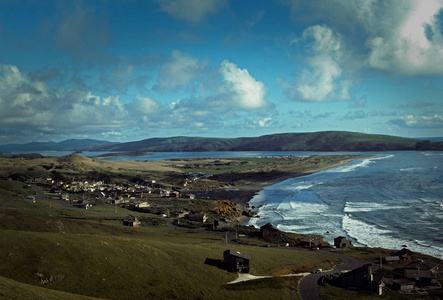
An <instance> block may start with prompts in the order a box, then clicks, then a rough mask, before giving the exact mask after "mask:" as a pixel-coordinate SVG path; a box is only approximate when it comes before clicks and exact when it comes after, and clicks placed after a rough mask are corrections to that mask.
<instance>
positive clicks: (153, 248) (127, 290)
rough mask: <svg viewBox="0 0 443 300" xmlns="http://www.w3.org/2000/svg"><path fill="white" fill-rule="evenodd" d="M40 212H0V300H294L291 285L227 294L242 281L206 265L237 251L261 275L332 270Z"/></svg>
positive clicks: (195, 235)
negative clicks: (88, 299) (249, 258)
mask: <svg viewBox="0 0 443 300" xmlns="http://www.w3.org/2000/svg"><path fill="white" fill-rule="evenodd" d="M37 204H38V203H35V204H30V203H26V202H23V201H20V200H16V201H14V202H13V203H11V204H9V205H8V206H7V207H5V208H2V209H0V228H1V229H0V245H2V246H1V247H0V259H1V261H2V263H1V264H0V299H84V298H83V296H88V297H98V298H106V299H288V298H289V293H290V290H289V289H288V288H286V282H287V281H288V280H290V279H283V278H275V279H271V280H269V281H257V282H251V283H248V284H246V285H244V286H243V285H242V284H240V285H238V286H236V287H233V288H230V287H228V286H227V283H228V282H230V281H232V280H234V279H235V278H236V275H235V274H233V273H229V272H227V271H226V270H224V269H220V268H218V267H217V266H215V265H211V264H207V263H206V260H207V259H209V260H212V261H217V260H221V259H222V258H223V251H224V250H226V249H228V248H231V247H235V249H236V250H238V251H241V252H244V253H249V254H251V255H252V257H253V261H252V271H251V273H252V274H255V275H272V274H277V273H278V274H282V272H283V273H284V272H288V273H292V272H297V271H302V270H315V268H318V267H323V268H327V267H330V266H331V261H330V260H331V257H329V256H324V255H321V254H318V253H315V252H307V251H303V252H302V251H295V250H293V251H288V250H285V249H283V250H282V249H277V248H263V247H248V246H241V245H226V244H225V243H224V235H223V234H215V233H210V232H196V231H188V230H181V229H173V228H168V227H165V226H157V227H155V226H150V225H146V226H144V227H141V228H129V227H125V226H122V222H121V221H122V218H124V216H118V215H113V216H112V215H111V216H110V215H109V214H105V215H100V214H97V213H92V212H87V211H79V210H69V209H68V210H67V209H60V208H58V209H48V207H47V206H45V207H43V206H42V205H37ZM142 225H143V224H142ZM46 295H47V296H46Z"/></svg>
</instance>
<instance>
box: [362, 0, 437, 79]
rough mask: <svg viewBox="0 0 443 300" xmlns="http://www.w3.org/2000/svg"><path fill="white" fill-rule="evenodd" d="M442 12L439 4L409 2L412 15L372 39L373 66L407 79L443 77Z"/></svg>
mask: <svg viewBox="0 0 443 300" xmlns="http://www.w3.org/2000/svg"><path fill="white" fill-rule="evenodd" d="M442 9H443V2H442V1H439V0H429V1H412V2H411V1H409V11H408V12H407V13H406V14H404V15H403V16H399V17H400V19H399V22H398V24H395V25H396V26H393V27H387V28H383V29H382V30H379V31H377V32H375V33H374V34H373V35H372V36H370V37H369V38H368V41H367V45H368V47H369V49H370V53H369V58H368V63H369V65H370V66H372V67H374V68H377V69H382V70H387V71H391V72H395V73H401V74H407V75H417V74H443V35H442V28H441V27H440V26H441V25H440V22H441V21H442V20H441V18H442V16H443V14H442ZM392 10H394V11H395V10H396V5H395V6H394V5H393V6H392ZM383 16H384V17H386V18H387V17H388V16H387V15H383ZM389 17H391V18H392V16H389Z"/></svg>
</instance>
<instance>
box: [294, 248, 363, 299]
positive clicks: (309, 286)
mask: <svg viewBox="0 0 443 300" xmlns="http://www.w3.org/2000/svg"><path fill="white" fill-rule="evenodd" d="M318 252H319V253H322V254H325V255H330V256H334V257H336V258H339V259H341V260H342V261H343V263H342V264H340V265H337V266H335V267H334V269H332V271H328V272H322V273H318V274H310V275H308V276H306V277H303V278H302V279H301V280H300V284H299V287H298V292H299V294H300V298H301V299H302V300H321V298H320V293H319V291H318V281H319V279H320V278H321V277H322V276H324V275H325V274H332V273H337V272H341V271H344V270H353V269H355V268H358V267H360V266H362V265H363V263H362V262H361V261H360V260H358V259H356V258H354V257H351V256H347V255H344V254H341V253H335V252H329V251H324V250H320V251H318Z"/></svg>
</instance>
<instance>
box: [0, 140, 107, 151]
mask: <svg viewBox="0 0 443 300" xmlns="http://www.w3.org/2000/svg"><path fill="white" fill-rule="evenodd" d="M111 144H115V143H112V142H107V141H100V140H91V139H70V140H65V141H62V142H59V143H55V142H30V143H26V144H7V145H0V152H19V151H87V150H91V149H93V148H96V147H101V146H107V145H111Z"/></svg>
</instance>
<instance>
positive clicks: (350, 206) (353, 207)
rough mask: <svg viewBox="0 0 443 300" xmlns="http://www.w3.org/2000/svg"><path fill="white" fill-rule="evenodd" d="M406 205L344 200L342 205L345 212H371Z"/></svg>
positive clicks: (403, 207)
mask: <svg viewBox="0 0 443 300" xmlns="http://www.w3.org/2000/svg"><path fill="white" fill-rule="evenodd" d="M405 208H408V206H404V205H403V206H402V205H394V206H393V205H389V204H384V203H374V202H346V204H345V207H344V212H345V213H353V212H371V211H376V210H394V209H405Z"/></svg>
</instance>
